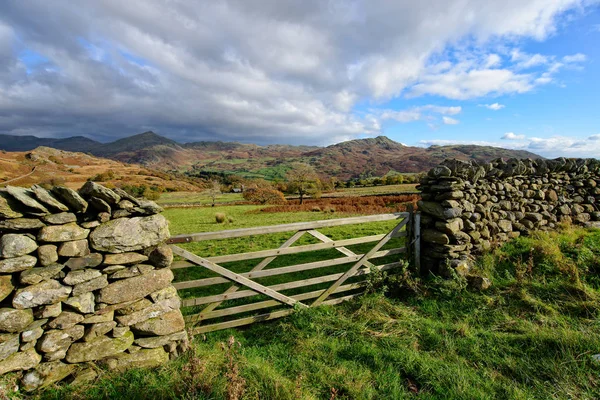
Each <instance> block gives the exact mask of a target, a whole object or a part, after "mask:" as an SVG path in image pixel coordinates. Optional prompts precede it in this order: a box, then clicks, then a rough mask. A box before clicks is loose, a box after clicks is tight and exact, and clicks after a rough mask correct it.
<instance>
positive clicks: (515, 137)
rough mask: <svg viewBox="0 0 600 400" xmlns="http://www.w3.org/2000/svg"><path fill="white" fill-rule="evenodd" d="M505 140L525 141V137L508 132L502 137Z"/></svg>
mask: <svg viewBox="0 0 600 400" xmlns="http://www.w3.org/2000/svg"><path fill="white" fill-rule="evenodd" d="M502 139H503V140H524V139H525V135H517V134H516V133H514V132H507V133H505V134H504V135H503V136H502Z"/></svg>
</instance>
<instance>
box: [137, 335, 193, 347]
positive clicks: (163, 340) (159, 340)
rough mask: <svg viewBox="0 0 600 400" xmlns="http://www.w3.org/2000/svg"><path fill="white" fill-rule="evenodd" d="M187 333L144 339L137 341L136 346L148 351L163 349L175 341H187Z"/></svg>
mask: <svg viewBox="0 0 600 400" xmlns="http://www.w3.org/2000/svg"><path fill="white" fill-rule="evenodd" d="M186 340H187V333H186V332H185V331H181V332H175V333H172V334H170V335H164V336H151V337H142V338H139V339H136V340H135V342H134V343H135V344H136V345H138V346H140V347H144V348H147V349H154V348H156V347H162V346H165V345H167V344H169V343H170V342H174V341H186Z"/></svg>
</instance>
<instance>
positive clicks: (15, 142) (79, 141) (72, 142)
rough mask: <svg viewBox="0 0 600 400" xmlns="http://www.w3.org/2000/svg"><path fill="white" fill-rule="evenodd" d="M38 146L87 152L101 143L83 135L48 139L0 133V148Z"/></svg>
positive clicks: (23, 148)
mask: <svg viewBox="0 0 600 400" xmlns="http://www.w3.org/2000/svg"><path fill="white" fill-rule="evenodd" d="M40 146H44V147H52V148H55V149H59V150H65V151H79V152H84V153H87V152H89V151H91V150H93V149H94V148H97V147H98V146H102V143H100V142H96V141H95V140H92V139H88V138H86V137H83V136H73V137H69V138H66V139H49V138H39V137H37V136H13V135H0V150H5V151H29V150H33V149H35V148H36V147H40Z"/></svg>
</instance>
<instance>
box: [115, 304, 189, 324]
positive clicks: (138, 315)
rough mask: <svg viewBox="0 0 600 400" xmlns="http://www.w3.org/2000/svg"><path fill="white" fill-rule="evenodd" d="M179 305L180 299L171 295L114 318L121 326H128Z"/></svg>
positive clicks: (177, 308) (175, 308)
mask: <svg viewBox="0 0 600 400" xmlns="http://www.w3.org/2000/svg"><path fill="white" fill-rule="evenodd" d="M179 307H181V301H180V300H179V298H178V297H173V298H170V299H166V300H162V301H160V302H158V303H155V304H151V305H150V306H149V307H146V308H144V309H142V310H139V311H135V312H132V313H131V314H125V315H119V316H117V317H116V318H115V320H116V321H117V322H118V323H119V325H121V326H130V325H134V324H137V323H139V322H142V321H146V320H148V319H150V318H155V317H158V316H161V315H163V314H165V313H168V312H170V311H172V310H179Z"/></svg>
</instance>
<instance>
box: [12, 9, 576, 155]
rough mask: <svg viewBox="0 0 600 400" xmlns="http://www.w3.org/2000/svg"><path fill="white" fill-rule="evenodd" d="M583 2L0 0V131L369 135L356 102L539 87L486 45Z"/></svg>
mask: <svg viewBox="0 0 600 400" xmlns="http://www.w3.org/2000/svg"><path fill="white" fill-rule="evenodd" d="M586 4H587V1H585V0H546V1H539V0H505V1H502V2H483V1H482V2H467V3H465V2H464V1H462V0H448V1H441V0H431V1H430V2H425V3H415V2H407V1H396V2H390V1H386V0H373V1H367V0H330V1H310V2H290V1H270V0H267V1H263V2H259V3H251V2H247V1H243V0H224V1H220V2H201V3H195V2H181V1H160V0H129V1H126V2H123V1H117V0H103V1H99V2H91V3H90V2H72V1H68V0H56V1H53V2H51V3H50V2H47V1H44V0H30V1H5V2H0V131H3V132H7V133H17V134H24V133H29V134H37V135H45V136H64V135H73V134H86V135H91V136H94V137H95V138H100V139H105V140H110V139H114V138H117V137H121V136H124V135H127V134H132V133H137V132H140V131H143V130H146V129H153V130H156V131H158V132H159V133H161V134H166V135H168V136H170V137H172V138H174V139H178V140H181V141H193V140H202V139H221V140H243V141H253V142H256V143H272V142H282V141H286V142H289V143H308V144H326V143H330V142H332V141H335V140H341V139H342V138H354V137H360V136H363V135H375V134H378V133H379V131H380V129H381V126H380V123H379V120H378V119H377V118H374V117H373V116H372V115H366V114H365V113H361V112H358V111H356V108H357V106H358V105H360V104H374V103H375V104H383V103H385V102H386V101H388V100H391V99H397V98H401V97H404V96H409V97H419V96H425V95H434V96H441V97H445V98H448V99H456V100H466V99H473V98H478V97H482V96H488V95H501V94H519V93H525V92H528V91H531V90H533V89H534V88H535V87H537V86H539V85H543V84H548V83H550V82H552V80H553V75H552V74H553V73H555V72H553V71H551V68H552V62H551V60H554V58H553V56H552V55H540V57H547V59H548V60H550V61H549V62H547V63H542V62H541V58H540V57H538V60H533V61H532V58H530V59H529V61H528V62H526V63H525V64H530V67H528V68H529V69H526V70H524V69H522V67H519V66H518V64H519V63H523V62H524V60H511V58H510V57H511V56H510V55H508V54H507V53H503V52H501V51H499V50H498V47H502V46H504V45H506V46H508V48H512V47H514V46H515V44H516V43H519V42H520V41H521V40H523V39H527V38H533V39H535V40H540V41H543V40H545V39H546V38H547V37H549V36H550V35H553V34H554V33H555V32H556V30H557V26H558V25H559V24H561V23H562V21H563V20H564V17H565V15H566V14H567V13H570V12H571V11H573V10H582V9H584V8H585V6H586ZM432 21H433V22H435V21H444V23H443V24H441V23H433V22H432ZM498 44H501V45H502V46H498ZM27 54H29V55H27ZM32 54H33V55H36V56H34V57H32V56H31V55H32ZM576 58H581V57H576ZM525 61H526V60H525ZM534 61H535V62H534ZM555 62H556V61H555ZM572 62H580V61H578V60H577V59H574V60H572V61H568V60H562V63H572ZM532 63H533V64H535V66H531V64H532ZM452 112H455V113H458V112H460V111H458V112H457V111H452V110H446V113H444V112H441V111H436V110H434V109H429V110H426V109H422V110H418V111H416V113H419V118H431V117H433V118H438V117H439V116H440V115H455V114H452ZM416 113H415V111H414V110H413V111H412V112H410V111H408V112H407V113H405V114H398V115H397V118H398V119H399V120H400V119H402V120H411V118H416V117H417V115H416Z"/></svg>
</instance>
